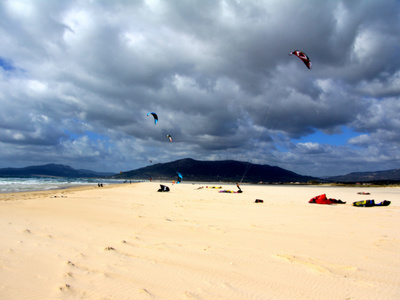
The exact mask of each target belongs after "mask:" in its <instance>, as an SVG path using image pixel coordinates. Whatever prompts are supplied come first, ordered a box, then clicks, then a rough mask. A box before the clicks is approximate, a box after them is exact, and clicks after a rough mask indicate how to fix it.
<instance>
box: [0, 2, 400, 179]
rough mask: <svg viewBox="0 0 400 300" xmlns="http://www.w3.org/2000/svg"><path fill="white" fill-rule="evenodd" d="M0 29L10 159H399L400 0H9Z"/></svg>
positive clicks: (297, 164) (318, 172) (311, 170)
mask: <svg viewBox="0 0 400 300" xmlns="http://www.w3.org/2000/svg"><path fill="white" fill-rule="evenodd" d="M0 43H1V44H0V85H1V86H0V103H1V109H0V168H5V167H17V168H18V167H25V166H32V165H41V164H47V163H59V164H65V165H69V166H71V167H73V168H76V169H89V170H94V171H107V172H116V173H117V172H120V171H128V170H133V169H137V168H141V167H145V166H148V165H151V164H156V163H165V162H170V161H174V160H178V159H182V158H188V157H190V158H193V159H197V160H207V161H210V160H211V161H212V160H239V161H246V162H251V163H256V164H266V165H271V166H278V167H281V168H284V169H286V170H290V171H293V172H296V173H298V174H301V175H309V176H317V177H322V176H334V175H344V174H348V173H350V172H366V171H379V170H390V169H397V168H400V143H399V142H400V59H399V57H400V56H399V55H400V2H399V1H397V0H343V1H339V0H326V1H320V0H304V1H298V0H285V1H282V0H265V1H263V0H245V1H244V0H185V1H184V0H171V1H166V0H132V1H122V0H121V1H105V0H104V1H96V0H92V1H80V0H77V1H75V0H65V1H64V0H58V1H47V0H32V1H28V0H12V1H11V0H10V1H8V0H4V1H1V2H0ZM294 50H301V51H303V52H304V53H306V54H307V55H308V57H309V58H310V59H311V61H312V69H308V68H307V67H306V66H305V64H304V63H303V62H302V61H301V60H300V59H299V58H298V57H296V56H294V55H292V56H290V55H288V54H289V53H290V52H292V51H294ZM149 112H155V113H156V114H157V115H158V118H159V121H158V123H157V124H155V123H154V119H153V117H152V115H150V116H147V114H148V113H149ZM168 134H170V135H171V136H172V139H173V141H172V142H169V140H168V138H167V137H166V136H167V135H168Z"/></svg>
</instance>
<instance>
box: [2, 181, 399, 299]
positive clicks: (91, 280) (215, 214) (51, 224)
mask: <svg viewBox="0 0 400 300" xmlns="http://www.w3.org/2000/svg"><path fill="white" fill-rule="evenodd" d="M160 184H166V185H167V186H169V187H170V189H171V191H170V192H168V193H159V192H157V190H158V188H159V185H160ZM214 185H215V186H222V188H223V189H233V186H234V185H233V184H223V183H217V184H214V183H210V184H209V185H208V186H214ZM201 186H203V184H196V183H194V184H192V183H182V184H175V185H171V183H163V182H141V183H132V184H116V185H107V186H104V187H103V188H98V187H97V186H85V187H73V188H68V189H62V190H51V191H40V192H22V193H11V194H0V226H1V227H2V229H3V230H2V231H1V233H0V259H1V264H0V266H1V267H0V278H1V280H0V298H4V299H22V298H32V299H76V298H84V299H99V298H102V297H103V298H115V299H238V300H239V299H240V300H242V299H365V298H370V299H377V298H380V299H397V298H398V295H399V293H400V283H399V282H398V279H397V278H400V257H399V255H398V253H399V251H400V232H399V230H398V228H399V226H400V207H399V206H400V203H399V202H400V201H399V200H398V199H399V195H400V189H399V188H386V187H385V188H383V187H376V188H375V187H374V188H368V189H366V188H364V187H324V186H279V185H278V186H259V185H247V184H242V185H241V188H242V190H243V193H242V194H230V193H219V192H218V190H216V189H211V188H208V189H207V188H203V189H199V190H198V189H197V188H199V187H201ZM362 190H368V191H369V192H371V195H367V196H365V195H357V192H358V191H362ZM324 192H326V194H327V196H328V197H332V198H339V199H342V200H344V201H347V203H346V204H340V205H317V204H309V203H308V200H309V199H310V198H311V197H313V196H315V195H317V194H321V193H324ZM366 197H368V198H371V199H373V198H375V199H376V200H377V201H381V200H384V199H387V200H391V201H392V204H391V205H390V206H388V207H371V208H360V207H353V206H352V205H351V202H352V200H354V201H357V200H362V199H364V198H365V199H366ZM7 199H8V200H13V201H7ZM255 199H263V200H264V202H263V203H254V200H255ZM4 200H6V201H4Z"/></svg>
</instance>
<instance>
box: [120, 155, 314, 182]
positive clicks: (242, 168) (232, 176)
mask: <svg viewBox="0 0 400 300" xmlns="http://www.w3.org/2000/svg"><path fill="white" fill-rule="evenodd" d="M176 172H179V173H181V174H182V176H183V181H224V182H239V181H240V180H241V179H242V177H243V176H244V179H243V181H244V182H260V181H262V182H307V181H309V180H319V179H318V178H315V177H310V176H302V175H299V174H296V173H294V172H291V171H287V170H284V169H282V168H279V167H272V166H269V165H258V164H251V163H247V162H240V161H234V160H223V161H197V160H194V159H191V158H185V159H181V160H176V161H173V162H169V163H164V164H154V165H151V166H147V167H144V168H140V169H137V170H132V171H128V172H122V173H121V174H118V175H115V176H113V178H121V179H136V180H137V179H148V178H153V179H156V180H176V179H177V173H176Z"/></svg>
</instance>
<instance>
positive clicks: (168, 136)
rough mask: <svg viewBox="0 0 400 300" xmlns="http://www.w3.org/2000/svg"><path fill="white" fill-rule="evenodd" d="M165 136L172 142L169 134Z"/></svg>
mask: <svg viewBox="0 0 400 300" xmlns="http://www.w3.org/2000/svg"><path fill="white" fill-rule="evenodd" d="M167 138H168V139H169V141H170V142H172V136H171V135H170V134H167Z"/></svg>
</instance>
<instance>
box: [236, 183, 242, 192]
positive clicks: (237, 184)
mask: <svg viewBox="0 0 400 300" xmlns="http://www.w3.org/2000/svg"><path fill="white" fill-rule="evenodd" d="M236 187H237V188H238V191H237V192H238V193H243V191H242V189H241V188H240V186H239V183H237V182H236Z"/></svg>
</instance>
